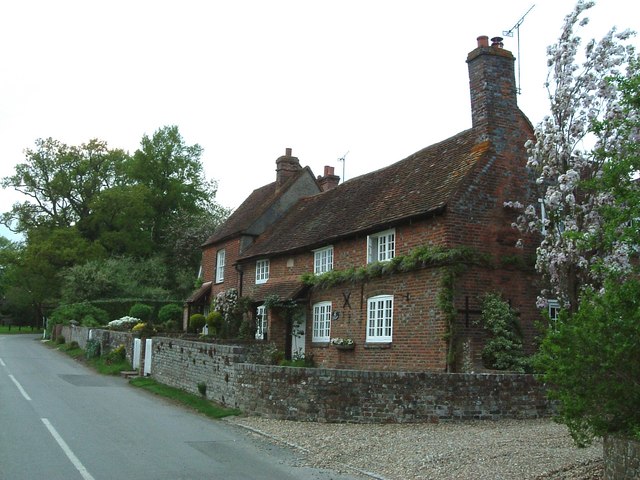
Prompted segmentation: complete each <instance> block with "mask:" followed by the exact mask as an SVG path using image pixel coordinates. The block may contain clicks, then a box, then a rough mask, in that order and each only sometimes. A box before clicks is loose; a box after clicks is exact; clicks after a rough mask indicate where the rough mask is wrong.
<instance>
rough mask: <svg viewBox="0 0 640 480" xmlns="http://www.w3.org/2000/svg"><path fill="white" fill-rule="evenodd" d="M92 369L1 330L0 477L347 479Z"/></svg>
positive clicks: (30, 337) (29, 337)
mask: <svg viewBox="0 0 640 480" xmlns="http://www.w3.org/2000/svg"><path fill="white" fill-rule="evenodd" d="M302 463H303V462H301V461H300V459H299V458H298V457H297V454H296V453H295V452H293V451H292V450H290V449H288V448H285V447H278V446H274V444H272V443H271V442H268V441H265V440H264V439H261V438H260V437H257V436H256V435H254V434H251V433H249V432H247V431H246V430H243V429H241V428H239V427H237V426H233V425H230V424H228V423H226V422H222V421H214V420H211V419H208V418H206V417H203V416H201V415H198V414H194V413H191V412H190V411H187V410H185V409H183V408H181V407H178V406H175V405H172V404H170V403H168V402H166V401H164V400H162V399H159V398H157V397H155V396H153V395H151V394H148V393H147V392H144V391H141V390H138V389H136V388H134V387H131V386H129V385H128V383H127V382H126V381H125V380H123V379H121V378H114V377H106V376H101V375H97V374H95V373H94V372H93V371H91V370H90V369H88V368H86V367H84V366H83V365H81V364H79V363H77V362H76V361H74V360H72V359H71V358H69V357H67V356H66V355H63V354H61V353H60V352H57V351H55V350H52V349H50V348H48V347H46V346H44V345H42V344H41V343H40V341H39V339H38V337H36V336H34V335H0V479H2V480H23V479H24V480H37V479H46V480H58V479H60V480H62V479H64V480H74V479H83V480H103V479H105V480H106V479H118V480H136V479H145V480H147V479H148V480H156V479H157V480H162V479H167V480H178V479H184V480H186V479H190V480H191V479H194V480H195V479H221V480H236V479H237V480H251V479H278V480H288V479H312V480H329V479H331V480H355V479H357V478H361V477H358V476H349V475H344V474H338V473H335V472H330V471H326V470H317V469H312V468H306V467H303V466H301V465H302Z"/></svg>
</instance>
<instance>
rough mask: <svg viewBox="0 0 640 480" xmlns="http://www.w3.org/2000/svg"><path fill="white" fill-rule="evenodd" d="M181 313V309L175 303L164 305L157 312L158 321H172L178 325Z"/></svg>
mask: <svg viewBox="0 0 640 480" xmlns="http://www.w3.org/2000/svg"><path fill="white" fill-rule="evenodd" d="M182 311H183V309H182V307H181V306H180V305H178V304H176V303H170V304H168V305H164V306H163V307H162V308H161V309H160V311H159V312H158V321H159V322H160V323H166V322H168V321H174V322H176V323H178V324H179V323H180V321H181V320H182Z"/></svg>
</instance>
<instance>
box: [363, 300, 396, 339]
mask: <svg viewBox="0 0 640 480" xmlns="http://www.w3.org/2000/svg"><path fill="white" fill-rule="evenodd" d="M387 302H390V303H391V305H390V306H389V305H388V303H387ZM380 303H382V308H380ZM372 304H374V305H375V307H374V308H373V310H372ZM380 312H382V316H380ZM387 312H389V313H390V314H389V316H388V317H387V315H386V314H387ZM372 314H373V315H372ZM380 320H381V322H380ZM372 321H373V322H374V323H373V324H372ZM366 329H367V331H366V342H367V343H391V342H392V341H393V295H376V296H374V297H369V298H367V324H366ZM378 331H379V332H378Z"/></svg>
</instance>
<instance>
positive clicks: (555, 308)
mask: <svg viewBox="0 0 640 480" xmlns="http://www.w3.org/2000/svg"><path fill="white" fill-rule="evenodd" d="M547 308H548V309H549V310H548V311H549V320H551V321H556V320H558V315H559V314H560V302H558V300H548V301H547Z"/></svg>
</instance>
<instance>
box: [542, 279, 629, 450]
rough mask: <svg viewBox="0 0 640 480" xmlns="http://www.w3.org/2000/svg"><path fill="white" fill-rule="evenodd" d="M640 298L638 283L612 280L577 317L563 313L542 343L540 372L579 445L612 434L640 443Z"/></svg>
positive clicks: (589, 294) (585, 300) (584, 301)
mask: <svg viewBox="0 0 640 480" xmlns="http://www.w3.org/2000/svg"><path fill="white" fill-rule="evenodd" d="M639 298H640V281H638V280H637V279H632V280H627V281H626V282H623V283H621V282H620V281H619V279H614V280H610V281H608V282H607V283H606V284H605V287H604V291H602V292H596V291H586V292H585V293H584V294H583V296H582V298H581V300H580V305H579V307H578V311H577V312H576V313H575V314H574V315H569V314H568V313H567V312H566V311H562V312H561V314H560V316H559V318H558V319H557V320H556V321H555V322H554V324H552V325H551V326H550V327H549V329H548V331H547V332H546V335H545V337H544V339H543V341H542V344H541V346H540V352H539V353H538V355H537V356H536V362H535V364H536V367H537V368H538V369H539V370H541V371H542V372H543V373H544V381H545V382H547V383H548V385H550V390H551V395H552V398H555V399H557V400H559V401H560V408H559V419H560V421H561V422H562V423H565V424H566V425H567V427H569V432H570V433H571V436H572V437H573V439H574V440H575V441H576V443H578V445H587V444H589V443H591V441H592V440H593V438H594V437H600V436H604V435H607V434H609V433H618V434H622V435H628V436H632V437H633V436H635V438H637V439H639V440H640V408H638V405H639V404H640V380H639V379H640V340H639V339H640V308H639V307H638V299H639Z"/></svg>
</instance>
